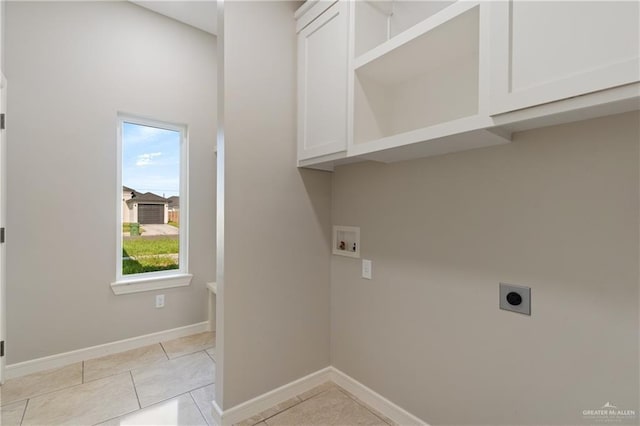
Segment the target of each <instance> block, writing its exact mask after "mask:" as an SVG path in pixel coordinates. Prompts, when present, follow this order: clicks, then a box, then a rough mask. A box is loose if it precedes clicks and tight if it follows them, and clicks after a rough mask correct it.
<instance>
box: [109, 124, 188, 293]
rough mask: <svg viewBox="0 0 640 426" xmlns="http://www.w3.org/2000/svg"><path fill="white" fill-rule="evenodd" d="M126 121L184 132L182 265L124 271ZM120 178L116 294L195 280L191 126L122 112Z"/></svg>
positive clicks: (182, 154) (113, 286)
mask: <svg viewBox="0 0 640 426" xmlns="http://www.w3.org/2000/svg"><path fill="white" fill-rule="evenodd" d="M123 123H131V124H137V125H141V126H148V127H156V128H159V129H165V130H172V131H177V132H180V135H181V138H180V195H179V196H180V253H179V260H178V261H179V269H172V270H169V271H156V272H144V273H141V274H128V275H123V274H122V128H123ZM117 132H118V137H117V145H118V146H117V153H116V155H117V170H116V174H117V178H116V195H117V197H116V201H117V202H116V208H117V210H116V212H117V213H116V217H117V218H118V223H117V227H116V279H115V281H114V282H112V283H111V289H112V290H113V292H114V293H115V294H118V295H119V294H128V293H139V292H142V291H151V290H160V289H164V288H172V287H184V286H188V285H190V284H191V279H192V278H193V275H191V274H189V155H188V154H189V129H188V126H187V125H185V124H177V123H170V122H166V121H159V120H154V119H149V118H144V117H140V116H137V115H133V114H125V113H118V124H117Z"/></svg>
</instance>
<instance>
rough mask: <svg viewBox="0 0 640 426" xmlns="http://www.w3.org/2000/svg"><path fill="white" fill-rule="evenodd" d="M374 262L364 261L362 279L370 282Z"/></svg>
mask: <svg viewBox="0 0 640 426" xmlns="http://www.w3.org/2000/svg"><path fill="white" fill-rule="evenodd" d="M372 269H373V262H371V261H370V260H369V259H362V278H364V279H367V280H370V279H371V277H372V276H373V270H372Z"/></svg>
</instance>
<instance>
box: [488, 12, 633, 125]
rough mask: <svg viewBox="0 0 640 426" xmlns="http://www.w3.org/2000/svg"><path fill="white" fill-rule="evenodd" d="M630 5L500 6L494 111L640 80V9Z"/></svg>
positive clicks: (494, 20)
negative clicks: (639, 58)
mask: <svg viewBox="0 0 640 426" xmlns="http://www.w3.org/2000/svg"><path fill="white" fill-rule="evenodd" d="M638 5H639V3H638V2H635V1H633V2H630V1H575V2H572V1H549V2H542V1H517V0H511V1H509V2H495V3H494V4H493V5H492V14H491V32H492V35H491V71H492V94H491V98H492V102H491V112H492V113H493V114H497V113H501V112H507V111H513V110H516V109H521V108H526V107H529V106H533V105H539V104H543V103H547V102H552V101H556V100H560V99H565V98H569V97H572V96H577V95H582V94H585V93H590V92H594V91H598V90H603V89H607V88H610V87H615V86H620V85H624V84H628V83H633V82H636V81H638V80H639V79H640V67H639V61H638V57H639V52H640V27H639V25H640V22H639V17H640V11H639V7H638Z"/></svg>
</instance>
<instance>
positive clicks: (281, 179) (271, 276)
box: [216, 1, 331, 409]
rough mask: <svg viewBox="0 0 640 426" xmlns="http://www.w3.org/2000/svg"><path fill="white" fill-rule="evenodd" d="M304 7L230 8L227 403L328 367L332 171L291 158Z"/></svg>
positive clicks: (225, 152)
mask: <svg viewBox="0 0 640 426" xmlns="http://www.w3.org/2000/svg"><path fill="white" fill-rule="evenodd" d="M296 6H297V4H296V3H293V2H278V1H258V2H226V3H225V6H224V7H225V11H224V38H225V40H224V50H225V55H224V61H225V63H224V70H225V84H224V90H225V97H224V114H225V120H224V132H225V141H224V146H222V147H221V151H220V157H219V160H220V161H221V162H222V163H223V164H219V166H218V167H219V170H220V172H221V175H222V176H221V175H219V176H218V179H224V182H223V185H224V194H221V195H223V197H224V204H222V203H221V204H219V207H220V208H221V211H219V212H218V215H219V216H218V217H219V218H222V217H224V225H223V226H224V241H223V243H224V244H223V248H224V251H220V250H219V254H220V255H222V254H223V255H224V257H223V258H221V259H219V261H222V262H223V265H224V274H219V275H221V276H219V277H218V303H219V304H221V305H222V308H221V309H219V310H218V316H217V324H216V327H217V331H218V342H217V346H218V349H217V353H218V356H219V359H218V371H219V374H218V387H217V394H216V399H217V402H218V404H219V405H220V406H221V407H222V408H223V409H228V408H230V407H233V406H235V405H237V404H238V403H241V402H244V401H246V400H248V399H250V398H253V397H255V396H258V395H260V394H262V393H264V392H267V391H270V390H272V389H274V388H276V387H279V386H281V385H284V384H286V383H289V382H291V381H293V380H296V379H299V378H300V377H302V376H305V375H307V374H309V373H312V372H315V371H317V370H319V369H321V368H323V367H326V366H328V365H329V271H330V263H329V262H330V258H329V251H330V250H329V247H330V244H329V241H328V240H329V227H330V219H331V217H330V216H331V211H330V202H331V175H330V174H328V173H324V172H318V171H311V170H299V169H297V168H296V166H295V164H296V132H295V129H296V126H295V107H296V97H295V93H296V89H295V87H296V72H295V70H296V63H295V51H296V36H295V29H294V19H293V12H294V9H295V7H296ZM222 172H223V173H222ZM221 215H223V216H221ZM219 226H220V225H219ZM221 336H222V337H221ZM220 374H223V377H222V380H220Z"/></svg>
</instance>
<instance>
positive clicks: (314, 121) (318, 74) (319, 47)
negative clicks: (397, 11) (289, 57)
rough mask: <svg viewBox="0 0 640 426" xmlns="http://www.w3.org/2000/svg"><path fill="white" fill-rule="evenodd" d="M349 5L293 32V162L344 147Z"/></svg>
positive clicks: (335, 8)
mask: <svg viewBox="0 0 640 426" xmlns="http://www.w3.org/2000/svg"><path fill="white" fill-rule="evenodd" d="M348 13H349V7H348V2H347V1H346V0H342V1H339V2H337V3H336V4H334V5H333V6H331V7H330V8H329V9H327V10H326V11H325V12H324V13H323V14H322V15H320V16H319V17H318V18H317V19H316V20H315V21H313V22H312V23H311V24H309V25H308V26H307V27H305V28H304V29H303V30H302V31H300V33H299V34H298V159H299V160H303V159H309V158H313V157H318V156H321V155H327V154H334V153H337V152H340V151H345V150H346V149H347V80H348V75H349V68H348V66H349V54H348V52H349V31H348V30H349V28H348V24H349V19H348Z"/></svg>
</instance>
